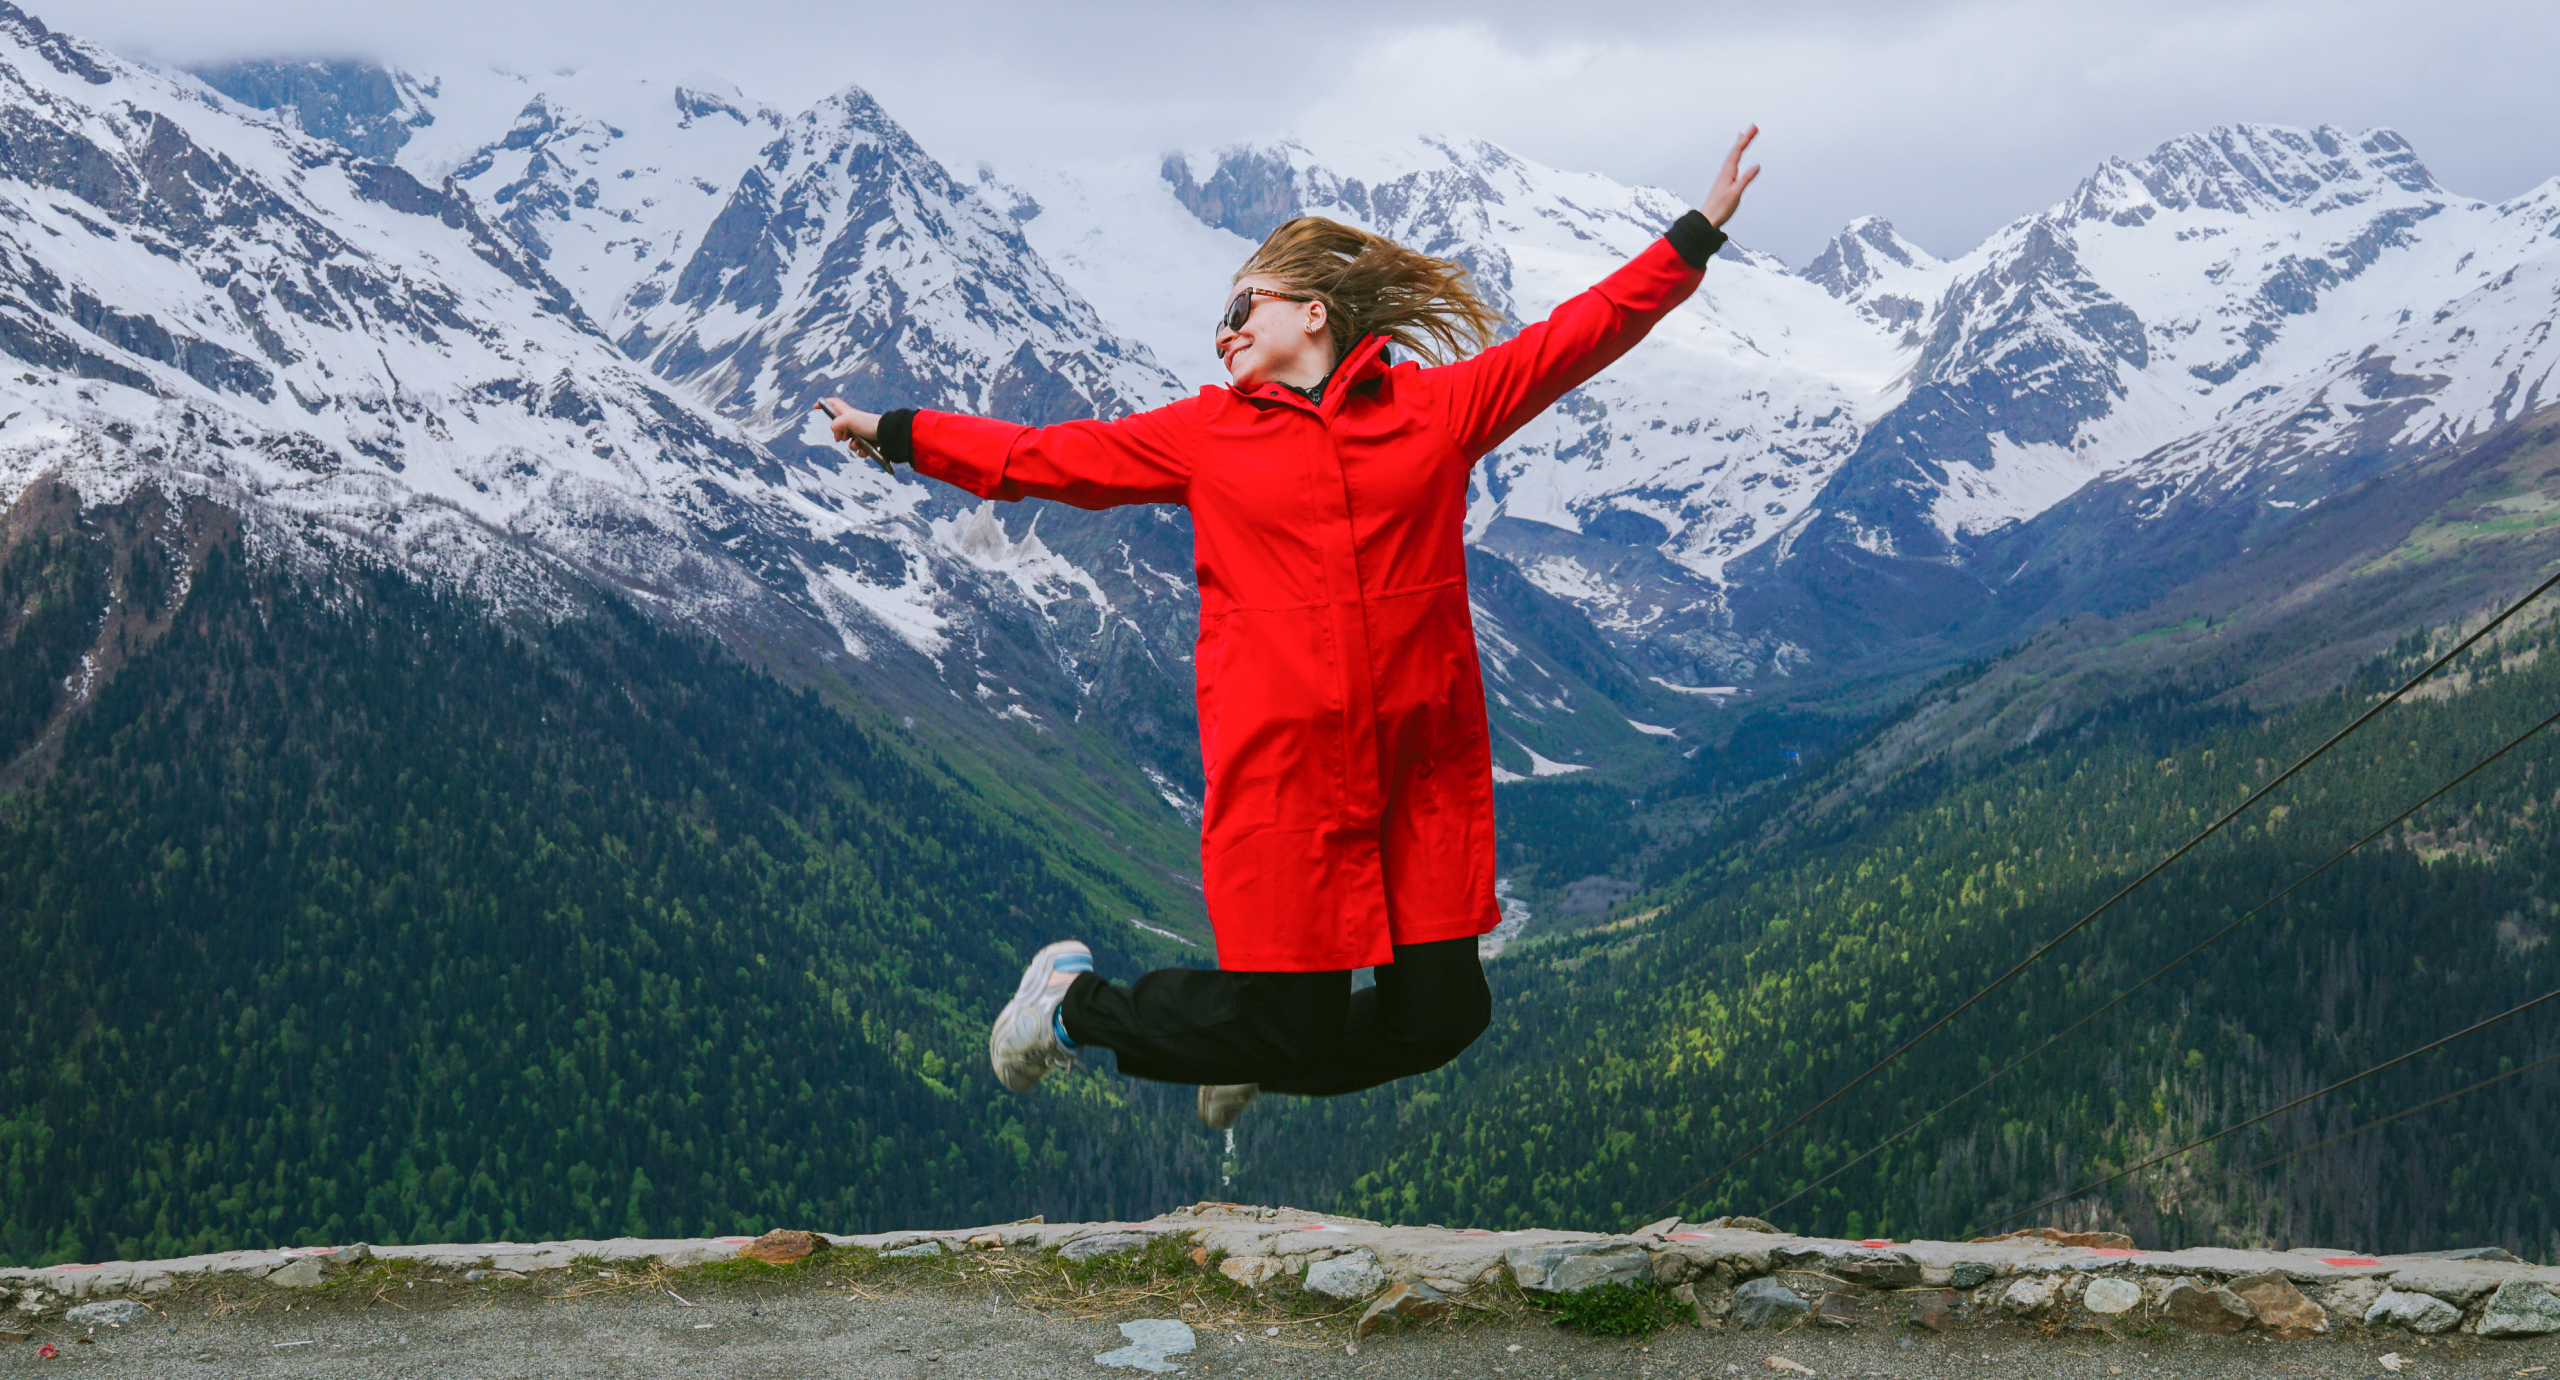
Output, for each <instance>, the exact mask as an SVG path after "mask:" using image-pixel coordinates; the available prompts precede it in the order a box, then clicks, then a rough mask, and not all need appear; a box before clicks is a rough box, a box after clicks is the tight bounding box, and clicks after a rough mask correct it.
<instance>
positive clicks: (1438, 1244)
mask: <svg viewBox="0 0 2560 1380" xmlns="http://www.w3.org/2000/svg"><path fill="white" fill-rule="evenodd" d="M820 1235H823V1236H824V1237H825V1238H826V1240H827V1241H828V1242H830V1243H831V1244H832V1245H834V1246H836V1247H840V1248H860V1249H866V1250H872V1251H878V1252H880V1253H882V1254H887V1255H929V1254H940V1253H944V1252H952V1253H959V1252H967V1251H983V1250H995V1249H1005V1250H1056V1251H1058V1252H1059V1253H1060V1254H1061V1255H1062V1256H1064V1257H1066V1258H1068V1259H1079V1260H1080V1259H1091V1258H1095V1257H1098V1256H1106V1255H1113V1254H1119V1253H1123V1252H1131V1251H1137V1250H1141V1249H1144V1248H1145V1247H1147V1246H1148V1245H1150V1244H1152V1243H1153V1242H1154V1241H1156V1240H1157V1239H1158V1238H1160V1237H1164V1236H1168V1235H1172V1236H1177V1237H1179V1238H1180V1239H1181V1240H1182V1242H1183V1245H1184V1249H1185V1251H1186V1253H1187V1254H1191V1255H1192V1257H1193V1258H1194V1259H1195V1260H1199V1261H1202V1262H1204V1263H1205V1262H1206V1261H1208V1260H1211V1259H1217V1260H1218V1261H1219V1268H1220V1269H1221V1270H1223V1271H1224V1272H1225V1273H1226V1274H1227V1275H1228V1276H1229V1277H1230V1278H1232V1279H1234V1280H1236V1281H1237V1282H1238V1283H1240V1284H1243V1285H1245V1286H1247V1287H1249V1288H1255V1289H1266V1288H1271V1287H1274V1286H1284V1287H1297V1288H1304V1289H1309V1290H1313V1291H1315V1292H1318V1293H1323V1294H1329V1295H1332V1296H1334V1297H1336V1298H1338V1299H1342V1300H1344V1301H1346V1302H1357V1301H1360V1300H1363V1299H1369V1300H1373V1301H1374V1302H1373V1306H1372V1308H1371V1310H1370V1312H1371V1315H1372V1317H1373V1318H1375V1317H1378V1316H1382V1315H1393V1314H1408V1315H1410V1314H1417V1313H1427V1312H1429V1311H1432V1310H1435V1309H1436V1308H1438V1307H1440V1306H1444V1303H1445V1301H1446V1300H1449V1299H1454V1298H1457V1297H1460V1296H1463V1295H1464V1294H1465V1293H1466V1292H1467V1291H1469V1290H1472V1289H1476V1288H1479V1287H1483V1286H1486V1285H1488V1284H1490V1283H1493V1282H1496V1281H1499V1280H1501V1279H1503V1278H1504V1277H1505V1274H1506V1272H1507V1274H1508V1277H1509V1278H1510V1279H1511V1280H1513V1281H1515V1282H1516V1283H1517V1284H1518V1285H1519V1286H1520V1287H1521V1288H1523V1289H1528V1290H1532V1291H1551V1292H1569V1291H1578V1290H1582V1289H1587V1288H1592V1287H1596V1286H1599V1285H1603V1284H1609V1283H1624V1284H1641V1283H1652V1284H1657V1285H1661V1286H1665V1287H1668V1288H1671V1289H1673V1290H1675V1291H1676V1292H1678V1293H1679V1295H1680V1296H1681V1297H1682V1298H1683V1299H1684V1300H1686V1301H1688V1302H1689V1303H1691V1304H1693V1305H1694V1306H1695V1307H1696V1309H1697V1310H1698V1314H1699V1319H1700V1321H1701V1322H1704V1323H1707V1324H1709V1325H1712V1326H1719V1327H1724V1326H1741V1327H1751V1326H1780V1325H1807V1326H1818V1325H1823V1324H1825V1323H1838V1324H1855V1323H1857V1322H1859V1321H1862V1320H1863V1321H1872V1322H1886V1323H1893V1324H1901V1323H1906V1322H1907V1323H1911V1324H1916V1325H1919V1326H1923V1327H1930V1328H1934V1329H1938V1330H1945V1329H1946V1328H1948V1327H1951V1326H1954V1325H1955V1324H1957V1323H1959V1322H1962V1321H1966V1320H1969V1319H1971V1320H1979V1319H1997V1318H2017V1319H2028V1318H2036V1319H2048V1320H2050V1319H2077V1320H2079V1321H2083V1322H2103V1323H2108V1324H2110V1325H2115V1324H2119V1323H2130V1324H2136V1325H2139V1324H2144V1323H2157V1322H2166V1323H2168V1324H2171V1325H2174V1326H2179V1327H2186V1328H2194V1329H2198V1330H2202V1331H2208V1332H2236V1331H2240V1330H2242V1329H2244V1328H2259V1329H2264V1330H2266V1331H2269V1332H2272V1333H2274V1334H2275V1335H2277V1336H2279V1337H2305V1336H2313V1335H2318V1334H2320V1333H2323V1332H2327V1331H2331V1330H2333V1329H2335V1328H2338V1327H2347V1326H2352V1327H2368V1326H2369V1327H2377V1328H2379V1327H2392V1328H2408V1329H2411V1330H2414V1331H2419V1332H2444V1331H2453V1330H2459V1331H2462V1332H2468V1333H2477V1334H2479V1335H2481V1336H2488V1337H2498V1336H2533V1335H2540V1334H2543V1333H2549V1332H2560V1268H2553V1267H2549V1266H2535V1265H2531V1264H2527V1263H2524V1262H2521V1261H2518V1260H2516V1259H2515V1258H2513V1257H2511V1256H2508V1255H2507V1254H2506V1253H2505V1252H2502V1251H2496V1250H2481V1251H2467V1252H2448V1253H2438V1254H2433V1255H2420V1256H2382V1257H2369V1256H2360V1255H2356V1254H2353V1253H2351V1252H2347V1251H2342V1250H2329V1249H2318V1248H2305V1249H2297V1250H2290V1251H2281V1252H2279V1251H2243V1250H2226V1249H2220V1248H2200V1249H2195V1250H2185V1251H2143V1250H2136V1249H2133V1248H2132V1246H2131V1245H2130V1243H2129V1242H2126V1241H2124V1239H2123V1238H2120V1237H2117V1238H2109V1237H2105V1236H2099V1235H2087V1236H2069V1235H2065V1234H2063V1233H2059V1232H2048V1233H2044V1234H2042V1235H2020V1236H2014V1237H2010V1238H2006V1239H2002V1240H1998V1241H1990V1242H1972V1243H1960V1242H1947V1241H1907V1242H1897V1241H1832V1240H1825V1239H1820V1238H1814V1237H1802V1236H1790V1235H1787V1234H1786V1233H1783V1232H1780V1231H1777V1230H1775V1229H1774V1228H1770V1227H1767V1226H1766V1224H1763V1223H1759V1222H1755V1221H1752V1220H1751V1219H1748V1218H1741V1219H1733V1220H1726V1219H1718V1220H1717V1221H1714V1222H1706V1223H1695V1224H1692V1223H1684V1222H1678V1221H1664V1222H1657V1223H1655V1224H1653V1225H1652V1226H1650V1227H1647V1228H1646V1229H1644V1230H1642V1231H1640V1232H1636V1233H1632V1234H1627V1235H1604V1234H1595V1233H1590V1232H1566V1231H1482V1230H1466V1229H1452V1228H1447V1227H1440V1226H1418V1227H1417V1226H1395V1227H1390V1226H1381V1225H1379V1224H1378V1223H1375V1222H1367V1221H1362V1220H1359V1219H1357V1218H1348V1217H1331V1216H1326V1215H1324V1214H1321V1213H1313V1212H1304V1211H1300V1210H1298V1209H1294V1208H1269V1207H1249V1206H1244V1205H1239V1204H1232V1203H1202V1204H1199V1205H1197V1206H1194V1207H1189V1208H1183V1209H1180V1210H1177V1211H1174V1212H1169V1213H1166V1214H1164V1215H1162V1216H1160V1217H1155V1218H1151V1219H1149V1220H1147V1221H1144V1222H1072V1223H1044V1222H1038V1221H1031V1222H1012V1223H1004V1224H1000V1225H994V1226H985V1227H966V1228H957V1229H951V1230H942V1231H902V1232H884V1233H878V1234H873V1235H865V1236H839V1235H834V1234H832V1233H820ZM749 1242H750V1238H747V1237H743V1236H736V1237H717V1238H710V1239H693V1240H638V1239H633V1238H628V1237H625V1238H620V1239H616V1240H611V1241H547V1242H537V1243H531V1244H519V1243H515V1242H493V1243H487V1244H480V1245H463V1246H375V1247H368V1246H362V1245H351V1246H340V1247H302V1248H297V1249H292V1250H281V1251H228V1252H223V1253H221V1254H216V1255H200V1256H188V1257H186V1258H184V1259H179V1260H154V1261H108V1262H105V1263H102V1264H95V1265H86V1264H83V1265H54V1266H48V1267H45V1268H42V1269H7V1270H0V1289H5V1290H6V1291H7V1297H8V1300H9V1302H10V1303H11V1304H12V1305H14V1307H15V1308H16V1309H18V1310H19V1311H20V1312H22V1313H27V1314H40V1313H49V1312H51V1311H53V1310H55V1309H57V1308H60V1307H62V1306H63V1305H65V1304H68V1303H76V1302H78V1301H81V1300H101V1299H108V1298H148V1297H149V1296H150V1295H152V1294H155V1293H158V1292H161V1291H163V1290H166V1289H169V1288H171V1287H173V1286H174V1285H176V1284H178V1283H180V1282H183V1281H186V1280H189V1279H197V1278H205V1277H211V1276H232V1277H243V1278H255V1279H263V1280H265V1281H266V1282H268V1283H269V1284H273V1285H277V1286H281V1287H287V1288H307V1287H311V1286H314V1285H318V1284H320V1283H322V1282H324V1281H325V1280H326V1279H328V1278H329V1277H330V1276H331V1275H332V1274H333V1273H336V1272H338V1271H340V1270H344V1269H347V1268H351V1267H353V1266H356V1265H359V1264H362V1263H364V1262H366V1261H369V1260H374V1259H385V1260H411V1261H416V1262H419V1263H420V1264H422V1265H426V1266H430V1267H434V1268H439V1269H448V1270H455V1271H460V1272H464V1273H465V1274H466V1276H468V1274H469V1273H470V1272H475V1271H504V1272H508V1273H509V1274H514V1275H523V1274H529V1273H531V1272H533V1271H537V1270H547V1269H556V1268H565V1267H567V1266H568V1265H570V1264H572V1263H573V1262H575V1261H578V1260H581V1259H585V1260H593V1261H599V1262H606V1263H615V1262H628V1263H630V1264H633V1265H641V1266H647V1265H659V1266H665V1267H669V1268H682V1267H686V1266H692V1265H700V1264H705V1263H708V1262H711V1261H715V1260H724V1259H729V1258H732V1257H734V1256H736V1255H737V1254H738V1253H739V1250H740V1248H741V1247H743V1246H745V1245H747V1244H749ZM1213 1253H1214V1254H1213ZM1364 1330H1365V1329H1364Z"/></svg>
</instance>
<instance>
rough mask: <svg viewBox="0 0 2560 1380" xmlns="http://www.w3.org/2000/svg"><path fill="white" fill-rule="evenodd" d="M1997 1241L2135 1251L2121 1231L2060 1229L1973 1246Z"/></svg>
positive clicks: (2008, 1234)
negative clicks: (2032, 1242) (2037, 1242)
mask: <svg viewBox="0 0 2560 1380" xmlns="http://www.w3.org/2000/svg"><path fill="white" fill-rule="evenodd" d="M1996 1241H2050V1242H2052V1243H2053V1244H2055V1245H2057V1246H2085V1247H2088V1248H2090V1249H2093V1250H2101V1251H2129V1250H2132V1249H2133V1238H2132V1237H2130V1236H2127V1235H2125V1234H2124V1233H2123V1232H2120V1231H2064V1230H2062V1229H2061V1228H2060V1227H2029V1228H2027V1229H2026V1230H2025V1231H2013V1232H2004V1233H2002V1234H2001V1235H1998V1236H1977V1237H1975V1238H1973V1244H1975V1245H1977V1246H1982V1245H1989V1244H1991V1243H1993V1242H1996Z"/></svg>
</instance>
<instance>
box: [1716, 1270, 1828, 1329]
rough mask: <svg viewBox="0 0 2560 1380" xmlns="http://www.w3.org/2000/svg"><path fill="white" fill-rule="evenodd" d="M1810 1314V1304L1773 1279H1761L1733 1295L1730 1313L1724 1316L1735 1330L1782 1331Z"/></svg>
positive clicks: (1811, 1308)
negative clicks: (1760, 1329)
mask: <svg viewBox="0 0 2560 1380" xmlns="http://www.w3.org/2000/svg"><path fill="white" fill-rule="evenodd" d="M1812 1311H1813V1305H1812V1304H1810V1303H1807V1302H1805V1300H1804V1298H1803V1296H1802V1295H1799V1294H1798V1293H1796V1291H1795V1290H1793V1289H1790V1288H1788V1287H1787V1286H1785V1285H1783V1284H1780V1283H1779V1282H1778V1279H1777V1277H1776V1276H1775V1275H1762V1276H1761V1277H1760V1278H1758V1279H1755V1280H1752V1281H1750V1282H1748V1283H1746V1284H1744V1285H1743V1286H1742V1287H1741V1288H1739V1289H1736V1290H1734V1291H1733V1311H1732V1313H1730V1314H1728V1315H1727V1316H1729V1317H1730V1318H1731V1319H1732V1320H1733V1325H1734V1326H1736V1327H1784V1326H1786V1325H1787V1324H1789V1323H1791V1322H1794V1321H1795V1320H1796V1319H1798V1318H1801V1317H1803V1316H1804V1315H1805V1314H1807V1313H1809V1312H1812Z"/></svg>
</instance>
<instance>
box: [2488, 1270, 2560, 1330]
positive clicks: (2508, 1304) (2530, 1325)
mask: <svg viewBox="0 0 2560 1380" xmlns="http://www.w3.org/2000/svg"><path fill="white" fill-rule="evenodd" d="M2546 1332H2560V1299H2555V1298H2553V1297H2552V1296H2551V1291H2550V1290H2548V1289H2545V1288H2543V1287H2542V1286H2541V1285H2539V1284H2536V1283H2534V1282H2533V1281H2531V1280H2527V1279H2511V1280H2508V1281H2507V1282H2506V1283H2504V1284H2501V1285H2499V1286H2498V1292H2496V1293H2494V1294H2491V1295H2490V1296H2489V1306H2488V1307H2487V1308H2485V1309H2483V1310H2481V1313H2480V1335H2481V1336H2483V1337H2539V1336H2541V1335H2543V1334H2544V1333H2546Z"/></svg>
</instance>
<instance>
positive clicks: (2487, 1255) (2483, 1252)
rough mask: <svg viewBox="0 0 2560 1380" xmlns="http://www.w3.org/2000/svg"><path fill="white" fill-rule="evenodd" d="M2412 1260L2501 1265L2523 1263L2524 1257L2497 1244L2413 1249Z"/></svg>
mask: <svg viewBox="0 0 2560 1380" xmlns="http://www.w3.org/2000/svg"><path fill="white" fill-rule="evenodd" d="M2409 1258H2410V1259H2412V1260H2487V1261H2494V1262H2495V1263H2497V1264H2500V1265H2522V1264H2524V1263H2525V1261H2524V1257H2522V1256H2520V1255H2517V1254H2515V1253H2514V1252H2512V1251H2508V1250H2503V1249H2501V1248H2499V1247H2496V1246H2465V1247H2463V1248H2462V1249H2460V1250H2458V1251H2411V1252H2410V1253H2409Z"/></svg>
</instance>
